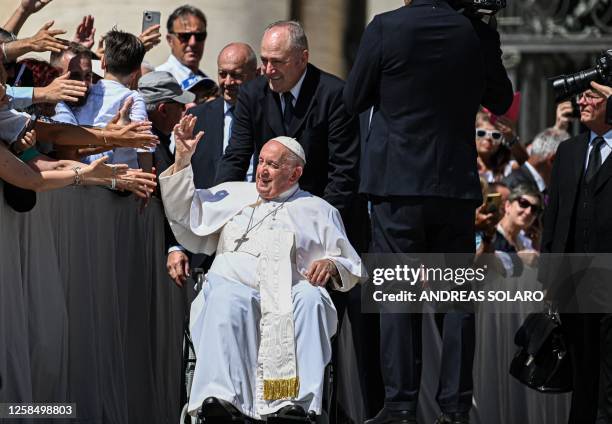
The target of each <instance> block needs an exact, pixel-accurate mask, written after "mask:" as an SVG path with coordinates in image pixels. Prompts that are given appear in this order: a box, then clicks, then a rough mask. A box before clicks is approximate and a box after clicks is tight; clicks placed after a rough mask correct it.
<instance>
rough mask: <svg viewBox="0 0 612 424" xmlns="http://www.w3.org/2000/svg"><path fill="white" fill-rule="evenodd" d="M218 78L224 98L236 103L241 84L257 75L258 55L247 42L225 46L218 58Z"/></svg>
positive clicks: (230, 102) (232, 103)
mask: <svg viewBox="0 0 612 424" xmlns="http://www.w3.org/2000/svg"><path fill="white" fill-rule="evenodd" d="M217 69H218V70H217V80H218V82H219V88H220V89H221V95H222V96H223V99H224V100H225V101H226V102H228V103H229V104H231V105H234V104H236V100H237V99H238V92H239V89H240V86H241V85H242V84H243V83H245V82H247V81H250V80H252V79H253V78H255V77H256V76H257V56H256V55H255V52H254V51H253V49H252V48H251V46H249V45H248V44H245V43H231V44H228V45H227V46H225V47H224V48H223V49H222V50H221V52H220V53H219V56H218V58H217Z"/></svg>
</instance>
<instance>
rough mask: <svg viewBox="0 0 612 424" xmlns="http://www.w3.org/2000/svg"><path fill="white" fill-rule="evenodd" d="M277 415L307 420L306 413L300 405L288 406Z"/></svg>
mask: <svg viewBox="0 0 612 424" xmlns="http://www.w3.org/2000/svg"><path fill="white" fill-rule="evenodd" d="M276 414H277V415H278V416H281V417H303V418H306V411H304V408H302V407H301V406H300V405H287V406H283V407H282V408H281V409H279V410H278V411H277V412H276Z"/></svg>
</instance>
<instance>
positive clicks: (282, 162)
mask: <svg viewBox="0 0 612 424" xmlns="http://www.w3.org/2000/svg"><path fill="white" fill-rule="evenodd" d="M303 163H304V162H303V161H302V160H301V159H300V158H299V157H298V156H297V155H296V154H295V153H293V152H292V151H291V150H289V149H288V148H287V147H285V146H284V145H283V144H281V143H279V142H278V141H276V140H274V139H272V140H270V141H268V142H267V143H266V144H264V146H263V147H262V149H261V152H260V153H259V162H258V165H257V172H256V174H255V182H256V187H257V191H258V193H259V195H260V196H261V197H262V198H263V199H266V200H269V199H274V198H275V197H278V196H279V195H280V194H282V193H283V192H285V191H287V190H289V189H290V188H291V187H292V186H293V185H295V184H297V182H298V180H299V179H300V177H301V176H302V172H303V171H304V165H303Z"/></svg>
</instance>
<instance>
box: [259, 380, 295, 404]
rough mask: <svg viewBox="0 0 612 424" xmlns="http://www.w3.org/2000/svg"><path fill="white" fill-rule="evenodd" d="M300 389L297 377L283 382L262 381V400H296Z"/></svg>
mask: <svg viewBox="0 0 612 424" xmlns="http://www.w3.org/2000/svg"><path fill="white" fill-rule="evenodd" d="M299 389H300V380H299V378H298V377H293V378H287V379H284V380H264V399H265V400H278V399H286V398H296V397H297V395H298V392H299Z"/></svg>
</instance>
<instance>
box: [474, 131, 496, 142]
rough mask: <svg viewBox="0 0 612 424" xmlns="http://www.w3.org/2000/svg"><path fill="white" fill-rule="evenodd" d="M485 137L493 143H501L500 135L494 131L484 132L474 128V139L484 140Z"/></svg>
mask: <svg viewBox="0 0 612 424" xmlns="http://www.w3.org/2000/svg"><path fill="white" fill-rule="evenodd" d="M486 136H489V137H491V139H493V140H494V141H501V138H502V133H500V132H499V131H495V130H492V131H490V130H485V129H484V128H476V137H478V138H485V137H486Z"/></svg>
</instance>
